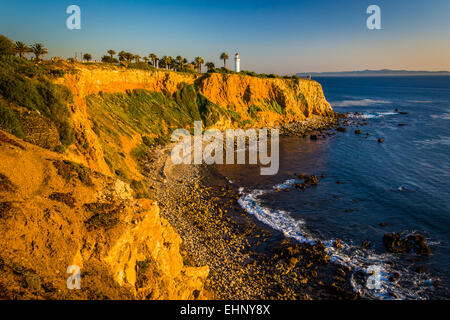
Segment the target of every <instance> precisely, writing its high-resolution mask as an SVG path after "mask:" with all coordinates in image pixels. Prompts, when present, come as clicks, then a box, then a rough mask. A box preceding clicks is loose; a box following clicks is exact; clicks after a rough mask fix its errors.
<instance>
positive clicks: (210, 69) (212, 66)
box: [205, 62, 216, 72]
mask: <svg viewBox="0 0 450 320" xmlns="http://www.w3.org/2000/svg"><path fill="white" fill-rule="evenodd" d="M205 66H206V67H207V68H208V72H209V71H213V70H214V68H215V67H216V66H215V65H214V63H212V62H207V63H205Z"/></svg>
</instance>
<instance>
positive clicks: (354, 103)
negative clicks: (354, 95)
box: [331, 99, 391, 107]
mask: <svg viewBox="0 0 450 320" xmlns="http://www.w3.org/2000/svg"><path fill="white" fill-rule="evenodd" d="M388 103H391V101H388V100H375V99H362V100H341V101H336V102H333V103H331V105H332V106H335V107H367V106H373V105H377V104H388Z"/></svg>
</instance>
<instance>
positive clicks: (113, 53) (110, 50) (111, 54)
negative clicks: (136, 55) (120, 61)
mask: <svg viewBox="0 0 450 320" xmlns="http://www.w3.org/2000/svg"><path fill="white" fill-rule="evenodd" d="M108 54H109V55H110V56H111V59H113V58H114V55H115V54H116V52H115V51H114V50H113V49H109V50H108Z"/></svg>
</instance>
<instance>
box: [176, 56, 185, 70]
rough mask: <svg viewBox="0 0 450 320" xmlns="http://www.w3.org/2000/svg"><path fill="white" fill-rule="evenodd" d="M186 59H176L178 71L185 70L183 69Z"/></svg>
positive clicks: (180, 57) (178, 57)
mask: <svg viewBox="0 0 450 320" xmlns="http://www.w3.org/2000/svg"><path fill="white" fill-rule="evenodd" d="M184 60H185V59H184V58H183V57H182V56H177V57H176V61H177V64H178V70H182V69H183V67H184Z"/></svg>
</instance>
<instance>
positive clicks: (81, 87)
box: [56, 65, 333, 178]
mask: <svg viewBox="0 0 450 320" xmlns="http://www.w3.org/2000/svg"><path fill="white" fill-rule="evenodd" d="M56 82H57V83H59V84H63V85H65V86H67V87H68V88H69V89H70V90H71V92H72V93H73V96H74V103H73V104H72V105H71V110H72V119H71V120H72V123H73V127H74V128H75V136H76V141H77V143H76V144H75V146H74V147H73V148H72V149H71V150H70V152H69V155H70V157H71V158H72V159H73V160H74V161H78V162H83V163H85V164H86V165H89V166H90V167H92V168H95V170H98V171H100V172H103V173H111V172H112V171H114V170H112V168H111V166H108V164H107V162H108V160H106V162H105V160H104V151H105V150H104V149H105V148H106V149H108V148H112V149H114V146H111V145H108V142H105V141H99V138H100V140H102V137H104V136H105V135H106V136H108V135H109V136H110V138H111V139H115V140H120V141H116V142H115V143H118V144H120V148H119V149H120V151H123V149H125V150H128V151H132V150H133V149H134V148H135V147H136V146H138V145H139V143H141V142H142V137H143V136H145V135H148V136H150V137H151V138H155V137H156V138H157V137H161V136H167V135H170V133H171V130H173V129H176V128H180V127H187V128H190V127H192V125H193V121H194V120H203V122H204V123H205V125H206V126H207V127H216V128H219V129H224V128H229V127H264V126H277V125H280V124H284V123H290V122H296V121H301V120H305V119H306V118H309V117H311V116H331V115H332V114H333V110H332V109H331V106H330V104H329V103H328V102H327V101H326V99H325V97H324V94H323V91H322V87H321V85H320V84H319V83H318V82H316V81H312V80H308V79H296V80H294V79H282V78H273V79H272V78H258V77H253V76H246V75H238V74H218V73H213V74H205V75H203V76H200V75H198V74H188V73H186V74H184V73H178V72H172V71H162V70H160V71H143V70H130V69H123V68H118V67H111V66H109V67H93V66H83V65H78V67H77V68H76V71H75V72H72V73H68V74H66V75H65V76H64V77H63V78H60V79H58V80H57V81H56ZM145 93H149V94H152V95H153V96H152V97H151V99H152V100H158V101H157V102H158V103H159V105H164V107H165V109H166V110H159V109H158V110H155V108H154V107H153V106H151V105H150V104H151V103H149V102H148V100H149V99H145V98H147V97H145V96H144V97H142V96H143V95H145ZM156 93H159V94H160V95H158V96H155V94H156ZM130 97H131V98H130ZM152 103H153V101H152ZM137 104H139V106H134V105H137ZM130 105H133V108H135V109H136V108H142V113H143V114H147V115H148V114H149V113H158V114H161V113H166V112H167V110H173V111H176V112H178V111H179V110H181V111H182V112H183V111H185V114H183V113H180V114H169V115H166V114H165V115H163V116H161V117H159V118H157V119H154V118H153V119H151V121H149V122H151V123H152V124H154V123H155V122H156V123H158V125H159V127H158V128H156V129H155V128H152V127H151V124H146V123H143V125H141V127H139V125H137V124H136V122H135V121H134V122H133V121H129V120H130V118H132V117H136V114H125V115H124V112H125V113H129V112H128V111H129V110H127V108H129V107H130ZM146 106H148V107H147V108H146ZM118 109H120V112H117V110H118ZM105 111H108V112H105ZM113 113H114V115H112V114H113ZM109 120H110V121H109ZM105 121H106V123H108V122H111V125H110V126H109V127H108V128H107V129H105V130H103V131H102V130H98V131H97V132H94V130H95V129H96V128H95V127H97V129H99V128H98V127H101V126H104V125H105ZM117 125H120V126H123V130H121V131H122V133H119V134H118V135H115V136H111V134H110V133H111V132H112V131H116V127H117ZM100 129H101V128H100ZM123 131H126V133H127V134H123ZM99 133H101V134H99ZM119 136H120V137H119ZM111 139H109V140H111ZM114 152H115V153H117V152H119V150H115V151H114ZM125 154H127V152H125ZM125 164H126V167H127V168H129V170H128V171H129V175H130V177H133V178H140V174H139V170H138V168H137V167H136V165H135V163H134V162H133V161H131V160H130V159H125V160H124V166H125ZM120 169H122V168H119V170H120Z"/></svg>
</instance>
